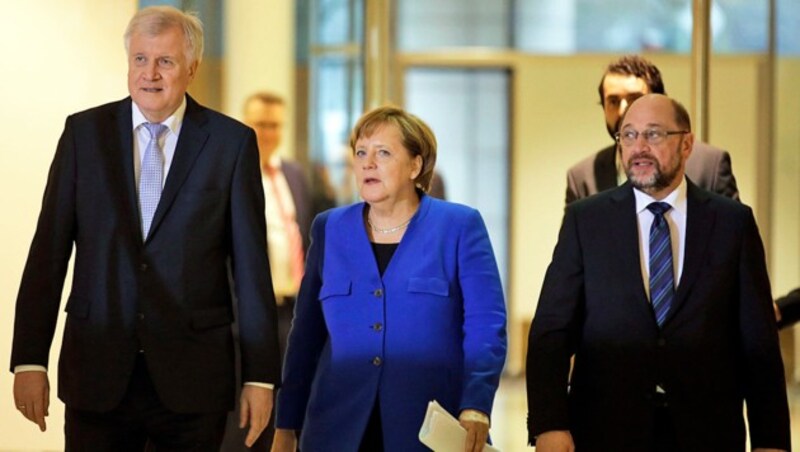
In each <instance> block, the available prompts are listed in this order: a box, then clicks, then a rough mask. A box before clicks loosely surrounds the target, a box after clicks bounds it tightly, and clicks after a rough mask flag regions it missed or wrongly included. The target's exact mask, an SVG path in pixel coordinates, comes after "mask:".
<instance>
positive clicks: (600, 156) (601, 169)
mask: <svg viewBox="0 0 800 452" xmlns="http://www.w3.org/2000/svg"><path fill="white" fill-rule="evenodd" d="M616 158H617V146H616V145H612V146H609V147H607V148H605V149H603V150H602V151H600V152H598V153H597V157H595V159H594V178H595V182H596V183H597V191H598V192H601V191H605V190H608V189H610V188H614V187H616V186H617V160H616Z"/></svg>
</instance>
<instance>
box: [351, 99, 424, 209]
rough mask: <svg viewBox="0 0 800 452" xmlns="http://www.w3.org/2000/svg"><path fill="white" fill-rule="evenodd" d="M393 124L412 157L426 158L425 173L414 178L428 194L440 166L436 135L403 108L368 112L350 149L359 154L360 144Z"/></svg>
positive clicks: (356, 130) (358, 124)
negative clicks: (364, 139) (436, 168)
mask: <svg viewBox="0 0 800 452" xmlns="http://www.w3.org/2000/svg"><path fill="white" fill-rule="evenodd" d="M389 124H392V125H394V126H396V127H397V128H398V130H400V134H401V135H402V137H403V146H404V147H405V148H406V149H408V151H409V152H410V153H411V157H412V158H413V157H416V156H420V157H422V170H421V171H420V172H419V174H418V175H417V177H416V178H415V179H414V183H415V184H416V186H417V188H420V189H421V190H422V191H424V192H426V193H427V192H428V190H430V186H431V179H433V167H434V166H436V136H435V135H434V134H433V131H432V130H431V128H430V127H428V125H427V124H425V122H424V121H423V120H421V119H419V118H418V117H416V116H414V115H412V114H411V113H409V112H407V111H405V110H403V109H402V108H399V107H394V106H384V107H378V108H376V109H374V110H371V111H368V112H367V113H364V115H363V116H361V118H359V119H358V122H357V123H356V125H355V127H353V132H352V133H351V134H350V149H351V150H352V151H353V152H355V149H356V141H358V140H359V139H360V138H366V137H370V136H372V134H373V133H375V131H377V130H378V129H379V128H381V127H383V126H385V125H389Z"/></svg>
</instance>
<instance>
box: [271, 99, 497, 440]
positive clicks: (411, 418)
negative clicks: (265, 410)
mask: <svg viewBox="0 0 800 452" xmlns="http://www.w3.org/2000/svg"><path fill="white" fill-rule="evenodd" d="M350 145H351V147H352V149H353V165H354V172H355V177H356V181H357V184H358V187H359V192H360V195H361V197H362V198H363V199H364V201H365V202H363V203H357V204H354V205H351V206H346V207H340V208H337V209H332V210H329V211H327V212H325V213H323V214H321V215H319V216H318V217H317V218H316V219H315V221H314V224H313V226H312V231H311V239H312V242H311V247H310V249H309V251H308V257H307V262H306V273H305V276H304V278H303V282H302V285H301V288H300V293H299V295H298V300H297V305H296V308H295V318H294V322H293V325H292V330H291V333H290V334H289V344H288V350H287V354H286V359H285V364H284V374H283V386H282V387H281V389H280V392H279V394H278V402H277V403H278V407H277V420H276V422H277V423H276V426H277V432H276V437H275V442H274V445H273V450H278V451H283V450H295V449H296V447H297V435H298V432H301V434H300V438H299V443H300V444H299V446H300V449H301V450H302V451H303V452H315V451H359V450H369V451H376V450H385V451H403V452H406V451H414V450H428V449H427V448H426V447H425V446H424V445H422V443H420V442H419V439H418V432H419V429H420V426H421V425H422V421H423V418H424V417H425V411H426V408H427V405H428V402H429V401H431V400H437V401H438V402H439V403H440V404H441V405H442V406H443V407H444V408H446V409H447V410H448V411H450V412H451V413H453V414H454V415H456V416H458V417H459V419H460V422H461V425H462V426H464V428H466V429H467V431H468V441H467V450H468V451H470V450H474V451H480V450H482V448H483V444H484V443H485V442H486V440H487V437H488V431H489V416H490V414H491V410H492V402H493V400H494V395H495V392H496V390H497V386H498V383H499V380H500V373H501V371H502V368H503V363H504V361H505V356H506V329H505V328H506V310H505V302H504V299H503V291H502V287H501V284H500V277H499V274H498V271H497V263H496V262H495V258H494V253H493V252H492V246H491V243H490V242H489V236H488V234H487V232H486V226H485V225H484V223H483V220H482V218H481V216H480V214H479V213H478V212H477V211H476V210H474V209H471V208H469V207H466V206H462V205H458V204H453V203H448V202H445V201H441V200H438V199H435V198H432V197H430V196H427V195H426V194H425V192H424V190H427V188H428V186H429V184H430V180H431V177H432V175H433V167H434V164H435V163H436V139H435V137H434V135H433V133H432V132H431V130H430V129H429V128H428V126H427V125H426V124H425V123H423V122H422V121H421V120H419V119H418V118H417V117H415V116H413V115H411V114H409V113H407V112H405V111H403V110H401V109H398V108H394V107H382V108H379V109H376V110H373V111H371V112H369V113H367V114H365V115H364V116H363V117H362V118H361V119H360V120H359V122H358V123H357V124H356V126H355V128H354V130H353V133H352V135H351V139H350Z"/></svg>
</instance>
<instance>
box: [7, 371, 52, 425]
mask: <svg viewBox="0 0 800 452" xmlns="http://www.w3.org/2000/svg"><path fill="white" fill-rule="evenodd" d="M14 403H15V404H16V406H17V410H19V412H20V413H22V415H23V416H25V417H26V418H28V420H29V421H31V422H33V423H35V424H38V425H39V430H41V431H45V430H47V424H46V423H45V421H44V418H45V416H48V415H49V414H50V413H49V412H48V410H49V409H50V382H49V381H48V379H47V373H46V372H40V371H37V370H32V371H26V372H18V373H16V374H15V375H14Z"/></svg>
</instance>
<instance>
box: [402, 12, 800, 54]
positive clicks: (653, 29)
mask: <svg viewBox="0 0 800 452" xmlns="http://www.w3.org/2000/svg"><path fill="white" fill-rule="evenodd" d="M396 5H397V6H396V7H397V43H398V49H400V50H401V51H430V50H437V49H438V50H441V49H443V48H447V47H476V46H477V47H493V48H500V49H518V50H521V51H525V52H532V53H548V54H574V53H580V52H615V53H627V52H642V51H648V52H668V53H689V52H690V51H691V46H692V0H515V1H511V0H499V1H490V2H487V1H484V0H437V1H435V2H432V1H429V0H396ZM776 5H777V6H776V7H777V21H778V53H780V54H791V55H800V27H797V26H796V25H797V24H798V23H800V2H799V1H797V0H776ZM768 8H769V0H713V1H712V3H711V22H712V23H711V36H712V45H713V48H714V51H715V52H717V53H762V52H765V51H766V48H767V42H768V39H767V36H768Z"/></svg>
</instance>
